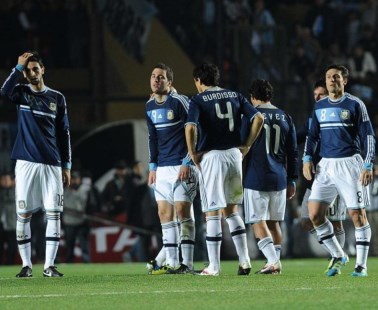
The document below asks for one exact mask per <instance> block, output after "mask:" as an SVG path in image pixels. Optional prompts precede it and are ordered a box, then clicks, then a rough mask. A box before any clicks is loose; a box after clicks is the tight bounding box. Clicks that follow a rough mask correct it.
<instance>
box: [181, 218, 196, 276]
mask: <svg viewBox="0 0 378 310" xmlns="http://www.w3.org/2000/svg"><path fill="white" fill-rule="evenodd" d="M180 224H181V232H180V239H181V255H182V263H183V264H184V265H186V266H188V267H189V269H193V253H194V239H195V233H196V231H195V227H194V221H193V219H192V218H186V219H182V221H181V223H180Z"/></svg>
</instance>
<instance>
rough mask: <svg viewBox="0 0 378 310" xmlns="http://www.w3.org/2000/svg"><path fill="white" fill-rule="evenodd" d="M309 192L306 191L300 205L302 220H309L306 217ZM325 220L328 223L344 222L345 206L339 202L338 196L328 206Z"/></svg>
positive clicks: (342, 202) (307, 216) (308, 190)
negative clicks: (327, 220)
mask: <svg viewBox="0 0 378 310" xmlns="http://www.w3.org/2000/svg"><path fill="white" fill-rule="evenodd" d="M310 194H311V190H310V189H308V188H307V189H306V193H305V195H304V197H303V201H302V205H301V209H302V210H301V216H302V217H303V218H309V215H308V198H309V197H310ZM327 218H328V219H329V220H330V221H344V220H345V218H346V206H345V203H344V201H342V200H341V198H340V196H337V197H336V198H335V200H334V201H333V202H332V203H331V204H330V206H329V208H328V210H327Z"/></svg>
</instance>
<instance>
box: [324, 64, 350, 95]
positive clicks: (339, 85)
mask: <svg viewBox="0 0 378 310" xmlns="http://www.w3.org/2000/svg"><path fill="white" fill-rule="evenodd" d="M325 77H326V85H327V90H328V92H329V93H330V94H335V95H338V94H342V93H344V87H345V85H346V83H347V80H346V79H344V78H343V76H342V74H341V71H340V70H337V69H329V70H328V71H327V72H326V76H325Z"/></svg>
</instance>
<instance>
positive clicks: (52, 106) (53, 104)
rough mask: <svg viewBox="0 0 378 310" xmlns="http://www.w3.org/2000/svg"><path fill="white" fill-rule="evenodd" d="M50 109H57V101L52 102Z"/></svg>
mask: <svg viewBox="0 0 378 310" xmlns="http://www.w3.org/2000/svg"><path fill="white" fill-rule="evenodd" d="M50 110H51V111H56V103H55V102H50Z"/></svg>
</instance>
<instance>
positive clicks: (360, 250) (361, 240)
mask: <svg viewBox="0 0 378 310" xmlns="http://www.w3.org/2000/svg"><path fill="white" fill-rule="evenodd" d="M355 236H356V267H357V266H362V267H364V268H367V265H366V263H367V257H368V253H369V246H370V239H371V228H370V225H369V223H367V224H366V225H365V226H363V227H358V228H356V230H355Z"/></svg>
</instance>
